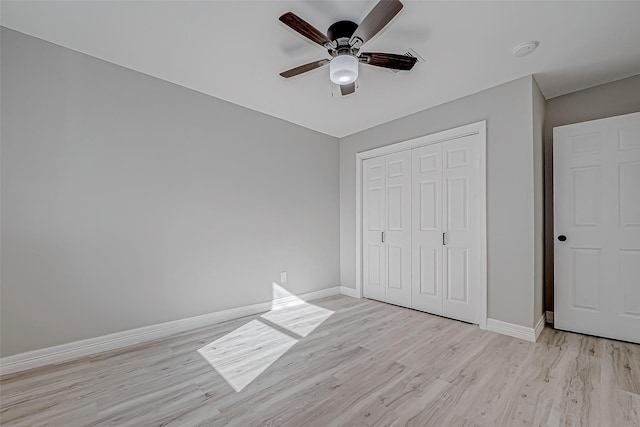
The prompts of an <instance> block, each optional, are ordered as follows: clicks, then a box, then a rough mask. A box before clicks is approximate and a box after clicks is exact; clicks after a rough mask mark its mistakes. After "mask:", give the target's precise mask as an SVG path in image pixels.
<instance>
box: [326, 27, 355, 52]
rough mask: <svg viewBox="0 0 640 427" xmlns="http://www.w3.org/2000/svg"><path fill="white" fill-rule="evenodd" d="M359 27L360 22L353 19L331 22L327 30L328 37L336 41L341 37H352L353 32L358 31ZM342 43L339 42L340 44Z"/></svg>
mask: <svg viewBox="0 0 640 427" xmlns="http://www.w3.org/2000/svg"><path fill="white" fill-rule="evenodd" d="M357 28H358V24H356V23H355V22H352V21H338V22H334V23H333V24H331V26H330V27H329V29H328V30H327V38H328V39H329V40H332V41H334V42H337V41H338V40H340V39H344V38H346V39H347V40H348V39H350V38H351V36H352V35H353V33H355V32H356V29H357ZM339 45H340V43H338V46H339Z"/></svg>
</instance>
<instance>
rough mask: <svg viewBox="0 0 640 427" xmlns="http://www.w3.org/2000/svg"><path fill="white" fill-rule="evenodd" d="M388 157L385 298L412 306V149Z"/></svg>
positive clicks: (388, 300)
mask: <svg viewBox="0 0 640 427" xmlns="http://www.w3.org/2000/svg"><path fill="white" fill-rule="evenodd" d="M385 157H386V166H387V167H386V170H387V229H386V232H385V244H386V246H387V292H386V299H385V301H387V302H390V303H392V304H397V305H401V306H404V307H411V150H406V151H401V152H399V153H395V154H390V155H388V156H385Z"/></svg>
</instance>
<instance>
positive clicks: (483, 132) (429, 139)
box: [355, 120, 487, 329]
mask: <svg viewBox="0 0 640 427" xmlns="http://www.w3.org/2000/svg"><path fill="white" fill-rule="evenodd" d="M471 135H479V136H480V144H481V147H480V150H479V151H480V168H479V171H478V172H479V174H480V179H481V180H482V182H483V183H484V185H481V186H480V206H479V210H480V218H479V223H480V239H481V241H482V242H483V243H482V245H481V250H480V316H479V319H480V320H479V326H480V329H487V121H486V120H483V121H480V122H476V123H471V124H468V125H465V126H460V127H457V128H454V129H449V130H445V131H443V132H438V133H434V134H430V135H425V136H421V137H418V138H414V139H410V140H407V141H402V142H397V143H395V144H390V145H386V146H384V147H380V148H374V149H372V150H367V151H362V152H359V153H357V154H356V200H355V202H356V289H355V296H356V297H357V298H362V277H363V274H362V162H363V161H364V160H366V159H371V158H373V157H379V156H385V155H387V154H393V153H397V152H399V151H405V150H411V149H413V148H418V147H423V146H425V145H431V144H437V143H440V142H445V141H450V140H452V139H458V138H463V137H465V136H471Z"/></svg>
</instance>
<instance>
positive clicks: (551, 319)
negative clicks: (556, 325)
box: [546, 311, 555, 325]
mask: <svg viewBox="0 0 640 427" xmlns="http://www.w3.org/2000/svg"><path fill="white" fill-rule="evenodd" d="M546 316H547V323H551V324H552V325H553V322H554V317H555V316H554V315H553V311H547V313H546Z"/></svg>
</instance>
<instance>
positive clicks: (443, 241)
mask: <svg viewBox="0 0 640 427" xmlns="http://www.w3.org/2000/svg"><path fill="white" fill-rule="evenodd" d="M445 234H447V233H442V246H446V245H447V241H446V240H445V237H444V236H445Z"/></svg>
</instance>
